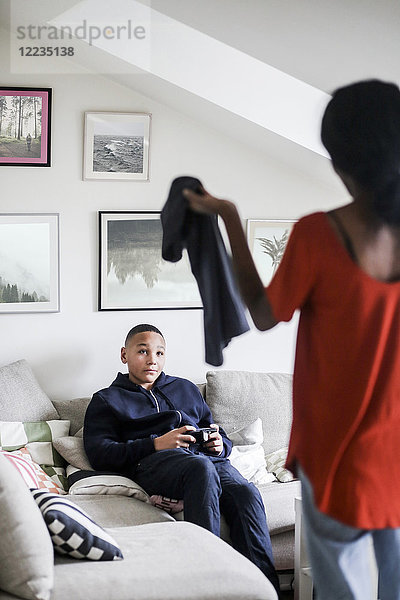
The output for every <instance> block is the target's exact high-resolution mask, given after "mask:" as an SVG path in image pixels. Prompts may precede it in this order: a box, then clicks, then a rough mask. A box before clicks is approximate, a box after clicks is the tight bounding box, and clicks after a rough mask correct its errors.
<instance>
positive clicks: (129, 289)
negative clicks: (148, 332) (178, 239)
mask: <svg viewBox="0 0 400 600" xmlns="http://www.w3.org/2000/svg"><path fill="white" fill-rule="evenodd" d="M160 215H161V212H160V211H142V212H140V211H128V212H123V211H114V212H112V211H100V212H99V293H98V309H99V311H106V310H171V309H184V310H185V309H198V308H202V303H201V299H200V294H199V291H198V287H197V282H196V280H195V278H194V276H193V274H192V272H191V269H190V265H189V259H188V256H187V253H186V250H185V251H184V253H183V257H182V259H181V260H180V261H178V262H177V263H171V262H167V261H165V260H164V259H163V258H162V225H161V218H160Z"/></svg>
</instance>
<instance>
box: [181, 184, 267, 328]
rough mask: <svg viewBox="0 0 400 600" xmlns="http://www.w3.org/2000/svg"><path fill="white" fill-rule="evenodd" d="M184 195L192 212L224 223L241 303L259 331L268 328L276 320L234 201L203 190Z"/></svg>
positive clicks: (185, 192)
mask: <svg viewBox="0 0 400 600" xmlns="http://www.w3.org/2000/svg"><path fill="white" fill-rule="evenodd" d="M183 193H184V195H185V197H186V198H187V200H188V202H189V206H190V208H191V209H192V210H193V211H194V212H198V213H202V214H216V215H219V216H220V217H221V219H222V220H223V222H224V224H225V227H226V231H227V233H228V237H229V243H230V246H231V251H232V260H233V266H234V269H235V274H236V278H237V282H238V285H239V289H240V293H241V296H242V298H243V301H244V303H245V304H246V306H247V308H248V309H249V312H250V315H251V318H252V319H253V322H254V325H255V326H256V327H257V329H260V330H261V331H265V330H266V329H271V328H272V327H274V326H275V325H276V324H277V322H278V321H276V320H275V318H274V316H273V314H272V310H271V306H270V304H269V302H268V298H267V296H266V294H265V290H264V286H263V283H262V281H261V279H260V276H259V274H258V272H257V269H256V266H255V264H254V261H253V257H252V256H251V253H250V250H249V247H248V245H247V241H246V236H245V234H244V231H243V227H242V223H241V220H240V216H239V213H238V211H237V208H236V206H235V205H234V204H233V202H229V201H228V200H220V199H218V198H215V197H214V196H211V195H210V194H208V192H206V191H205V190H204V192H203V194H197V193H196V192H193V191H191V190H184V192H183Z"/></svg>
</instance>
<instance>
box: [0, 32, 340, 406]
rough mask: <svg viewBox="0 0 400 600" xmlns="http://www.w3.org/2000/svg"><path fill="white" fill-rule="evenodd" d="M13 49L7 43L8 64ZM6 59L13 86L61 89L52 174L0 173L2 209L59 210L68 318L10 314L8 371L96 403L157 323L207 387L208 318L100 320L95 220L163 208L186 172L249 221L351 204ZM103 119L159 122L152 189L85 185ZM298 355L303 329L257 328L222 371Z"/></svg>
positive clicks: (122, 95) (228, 353) (261, 159)
mask: <svg viewBox="0 0 400 600" xmlns="http://www.w3.org/2000/svg"><path fill="white" fill-rule="evenodd" d="M0 31H1V30H0ZM5 43H6V41H5V39H4V35H3V38H2V44H3V47H2V48H0V50H1V53H0V56H2V57H4V56H6V55H7V53H6V52H5ZM0 60H1V59H0ZM3 61H4V62H3V64H2V65H0V80H1V81H2V84H3V85H29V86H32V85H33V86H38V87H52V88H53V94H54V97H53V125H52V128H53V135H52V140H53V150H52V155H53V159H52V167H51V168H32V167H0V169H1V170H0V174H1V175H0V176H1V187H0V189H1V200H0V212H58V213H60V234H61V273H60V276H61V312H60V313H53V314H43V313H39V314H0V332H1V344H0V365H4V364H7V363H9V362H12V361H14V360H18V359H20V358H26V359H27V360H28V361H29V363H30V364H31V365H32V367H33V370H34V372H35V374H36V376H37V377H38V379H39V381H40V383H41V384H42V386H43V388H44V389H45V390H46V392H47V393H48V394H49V395H50V396H51V397H53V398H55V399H58V398H69V397H75V396H81V395H82V396H84V395H91V394H92V393H93V391H95V390H97V389H99V388H101V387H103V386H106V385H108V384H109V383H110V382H111V380H112V379H113V378H114V376H115V374H116V372H117V370H119V369H120V368H121V369H122V370H124V368H123V366H122V365H121V363H120V361H119V349H120V346H121V345H122V343H123V339H124V336H125V333H126V332H127V331H128V330H129V328H130V327H131V326H133V325H135V324H137V323H139V322H150V323H154V324H155V325H156V326H158V327H160V329H161V330H162V331H163V332H164V334H165V337H166V339H167V342H168V353H169V357H168V360H167V365H166V370H167V372H169V373H173V374H176V375H180V376H186V377H188V378H190V379H192V380H194V381H197V382H198V381H203V380H204V376H205V373H206V371H207V370H209V369H210V368H211V367H209V366H208V365H206V364H205V363H204V359H203V355H204V348H203V333H202V328H203V324H202V312H201V311H200V310H185V311H179V310H176V311H175V310H168V311H147V312H138V311H132V312H98V311H97V269H98V256H97V211H99V210H144V211H146V210H161V208H162V206H163V204H164V201H165V199H166V196H167V192H168V188H169V184H170V182H171V180H172V179H173V178H174V177H175V176H178V175H182V174H193V175H196V176H198V177H199V178H200V179H202V181H203V182H205V184H206V185H207V187H208V188H209V189H210V190H211V191H213V192H214V193H215V194H219V195H225V196H226V197H229V198H232V199H235V200H236V201H237V202H238V204H239V207H240V210H241V213H242V217H243V218H244V219H247V218H297V217H298V216H300V215H301V214H304V213H307V212H309V211H312V210H314V209H319V208H322V209H324V208H326V207H328V206H332V205H335V204H337V203H338V202H341V200H342V197H341V196H338V194H337V192H336V193H335V192H334V191H333V190H329V189H324V188H322V187H318V185H317V184H315V183H313V182H312V181H310V180H307V179H306V178H305V177H302V176H301V174H299V173H294V172H288V170H287V169H286V168H285V167H284V165H281V164H279V163H277V162H275V161H274V160H273V159H272V158H271V157H268V156H265V155H261V154H260V153H259V152H256V151H255V150H252V149H251V148H249V147H244V146H243V145H242V144H239V143H238V142H237V141H234V140H232V139H229V138H225V137H222V136H221V135H220V134H218V132H216V131H213V130H212V129H209V130H207V129H206V128H204V126H203V125H200V124H198V123H196V122H194V121H192V120H190V119H188V118H187V117H183V116H182V115H180V114H179V113H177V112H175V111H173V110H171V109H169V108H167V107H166V106H164V105H163V104H161V103H157V102H155V101H154V100H150V99H148V98H146V97H143V96H141V95H140V94H137V93H134V92H132V90H129V89H126V88H124V87H122V86H119V85H117V84H115V83H112V82H110V81H109V80H107V79H106V78H104V77H102V76H96V75H88V76H83V75H54V76H53V75H44V76H40V75H31V76H29V78H28V77H26V76H21V75H13V74H11V73H9V71H8V65H7V64H6V62H7V61H6V59H3ZM96 110H97V111H126V112H130V111H131V112H135V111H138V112H150V113H152V115H153V117H152V136H151V173H150V175H151V179H150V182H116V181H110V182H109V181H105V182H98V181H83V180H82V147H83V122H84V112H85V111H96ZM327 168H329V165H327ZM0 275H1V264H0ZM293 348H294V326H293V325H280V326H278V327H277V328H276V329H275V330H274V331H272V332H269V333H265V334H260V333H258V332H255V331H252V332H249V333H247V334H245V335H243V336H242V337H241V338H239V339H236V340H234V341H233V342H232V343H231V345H230V346H229V347H228V348H227V350H225V362H224V366H223V368H224V369H244V370H249V371H281V372H285V371H291V369H292V361H293Z"/></svg>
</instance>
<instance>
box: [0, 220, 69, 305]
mask: <svg viewBox="0 0 400 600" xmlns="http://www.w3.org/2000/svg"><path fill="white" fill-rule="evenodd" d="M59 296H60V293H59V216H58V214H51V213H49V214H39V213H32V214H30V213H15V214H11V213H9V214H0V313H22V312H59V310H60V305H59Z"/></svg>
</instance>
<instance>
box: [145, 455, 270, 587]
mask: <svg viewBox="0 0 400 600" xmlns="http://www.w3.org/2000/svg"><path fill="white" fill-rule="evenodd" d="M134 478H135V481H136V482H137V483H138V484H139V485H141V486H142V487H143V488H144V489H145V490H146V492H147V493H148V494H149V495H150V496H151V495H153V494H161V495H162V496H168V497H169V498H176V499H178V500H181V499H183V502H184V515H185V521H189V522H191V523H195V524H196V525H200V526H201V527H204V528H205V529H208V531H211V532H212V533H214V534H215V535H217V536H218V537H219V534H220V513H223V515H224V517H225V519H226V521H227V523H228V525H229V528H230V536H231V541H232V546H233V547H234V548H235V549H236V550H237V551H238V552H240V553H241V554H243V555H244V556H246V557H247V558H248V559H249V560H251V561H252V562H253V563H254V564H255V565H257V567H259V568H260V569H261V571H262V572H263V573H264V575H266V576H267V577H268V579H269V580H270V581H271V583H272V584H273V585H274V587H275V588H276V590H277V591H278V594H279V581H278V576H277V574H276V571H275V568H274V564H273V557H272V548H271V540H270V537H269V531H268V525H267V521H266V517H265V509H264V504H263V501H262V498H261V495H260V493H259V491H258V489H257V488H256V486H255V485H254V484H252V483H249V482H248V481H247V479H245V478H244V477H242V475H241V474H240V473H239V471H237V469H235V468H234V467H233V466H232V465H231V463H230V462H229V460H228V459H226V458H218V457H211V456H205V455H204V454H193V453H192V452H190V451H189V450H185V449H184V448H177V449H174V450H160V451H158V452H154V453H153V454H149V455H148V456H146V457H145V458H143V459H142V460H141V461H140V463H139V464H138V465H137V470H136V473H135V475H134Z"/></svg>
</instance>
